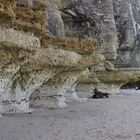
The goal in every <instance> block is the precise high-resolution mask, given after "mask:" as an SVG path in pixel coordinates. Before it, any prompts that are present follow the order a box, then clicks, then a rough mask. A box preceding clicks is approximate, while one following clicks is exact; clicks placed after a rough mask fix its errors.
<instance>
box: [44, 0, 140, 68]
mask: <svg viewBox="0 0 140 140" xmlns="http://www.w3.org/2000/svg"><path fill="white" fill-rule="evenodd" d="M46 2H47V3H48V4H49V5H51V6H50V9H51V10H49V16H48V17H50V20H48V23H49V24H48V27H49V29H50V34H51V35H53V36H69V37H78V38H85V39H87V40H96V43H97V47H98V50H100V52H101V53H103V54H104V55H105V57H106V58H107V59H114V58H116V57H117V60H115V61H113V63H114V64H115V66H116V67H126V66H127V67H132V66H135V67H137V66H139V65H140V61H139V48H140V43H139V40H140V33H139V28H140V18H139V11H140V2H139V0H130V1H128V0H86V1H85V0H52V1H49V0H46Z"/></svg>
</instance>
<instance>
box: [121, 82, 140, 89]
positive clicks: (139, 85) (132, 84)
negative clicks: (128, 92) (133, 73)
mask: <svg viewBox="0 0 140 140" xmlns="http://www.w3.org/2000/svg"><path fill="white" fill-rule="evenodd" d="M133 88H135V89H139V90H140V81H136V82H128V83H126V84H124V85H122V86H121V88H120V89H133Z"/></svg>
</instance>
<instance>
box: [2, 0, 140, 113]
mask: <svg viewBox="0 0 140 140" xmlns="http://www.w3.org/2000/svg"><path fill="white" fill-rule="evenodd" d="M120 2H121V1H120ZM135 2H136V1H131V2H130V3H129V4H131V5H132V4H134V3H135ZM118 3H119V1H116V3H115V1H112V0H105V1H103V0H99V1H95V0H86V1H85V0H45V1H44V0H31V1H29V0H23V1H21V0H17V1H15V0H5V1H3V0H0V17H1V18H0V114H1V113H13V112H30V111H31V109H30V105H34V106H42V105H43V106H51V107H56V106H60V107H64V106H66V105H67V102H70V101H83V99H81V98H79V97H78V96H77V92H78V91H80V93H81V91H82V92H83V93H86V91H87V89H88V91H89V90H92V89H93V88H94V87H95V86H97V87H101V86H102V87H105V88H106V87H107V88H110V89H118V87H119V86H121V85H122V84H125V82H126V83H127V82H129V81H130V80H133V81H136V80H139V79H140V77H139V73H134V72H121V71H116V70H114V65H113V64H112V63H111V62H109V61H107V60H106V58H107V59H115V58H116V50H117V47H118V40H117V32H118V31H117V29H118V28H119V27H120V25H117V22H118V21H119V20H118V19H116V18H115V20H114V15H115V10H117V9H113V6H114V5H115V4H118ZM46 4H47V5H48V8H47V6H46ZM46 8H47V9H46ZM132 9H133V10H132ZM130 10H132V11H133V13H135V14H133V16H134V15H136V13H137V12H138V9H134V8H132V7H131V8H130V6H129V10H128V11H130ZM124 13H125V12H124ZM116 14H118V13H116ZM124 15H126V14H123V13H122V15H121V14H120V16H121V17H123V16H124ZM128 15H129V14H128ZM130 15H131V16H132V13H130ZM46 17H47V18H46ZM134 18H135V20H136V19H137V20H136V21H137V22H138V21H139V19H138V17H137V16H136V17H134ZM133 21H134V20H133ZM133 25H134V24H133ZM79 27H81V28H79ZM116 27H117V29H116ZM127 27H128V26H127ZM129 27H130V26H129ZM129 27H128V28H127V29H128V30H127V31H128V32H125V35H126V36H127V38H125V39H126V40H125V42H123V43H122V44H121V46H120V45H119V49H120V48H124V46H127V45H126V44H129V46H131V45H132V44H133V43H132V42H134V40H133V38H132V40H130V39H131V37H134V36H133V33H134V34H135V36H136V34H137V33H136V31H132V29H129ZM131 27H132V26H131ZM135 27H136V26H135ZM120 33H121V32H120ZM130 33H131V34H130ZM65 36H66V37H65ZM119 40H121V38H119ZM95 41H96V42H95ZM137 44H139V42H137ZM130 48H131V49H133V47H130ZM128 51H129V50H128ZM101 52H102V54H101ZM125 52H126V51H125ZM103 54H104V55H105V56H104V55H103ZM128 54H129V52H128ZM131 55H133V54H131ZM123 56H124V59H125V58H126V56H128V55H127V54H126V55H123ZM133 56H134V55H133ZM119 57H120V58H121V55H119ZM138 58H139V57H138V55H137V60H138ZM114 77H115V78H114ZM89 93H90V92H89ZM86 97H87V96H86ZM39 99H41V100H42V101H41V103H39V102H37V101H38V100H39ZM84 101H85V99H84ZM30 102H31V103H30Z"/></svg>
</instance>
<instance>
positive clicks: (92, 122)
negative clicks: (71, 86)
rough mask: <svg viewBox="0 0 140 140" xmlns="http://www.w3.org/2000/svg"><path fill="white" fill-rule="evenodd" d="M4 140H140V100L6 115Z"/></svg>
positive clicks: (0, 126) (0, 133)
mask: <svg viewBox="0 0 140 140" xmlns="http://www.w3.org/2000/svg"><path fill="white" fill-rule="evenodd" d="M0 140H140V96H113V97H111V98H109V99H96V100H95V99H93V100H92V99H90V100H88V101H87V102H84V103H73V104H71V105H70V106H69V107H66V108H63V109H55V110H50V109H40V110H34V112H33V113H32V114H5V115H4V117H2V118H0Z"/></svg>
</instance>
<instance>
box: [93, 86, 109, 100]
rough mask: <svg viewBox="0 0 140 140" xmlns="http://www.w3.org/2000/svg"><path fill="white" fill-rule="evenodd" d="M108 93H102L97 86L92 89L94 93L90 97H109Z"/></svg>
mask: <svg viewBox="0 0 140 140" xmlns="http://www.w3.org/2000/svg"><path fill="white" fill-rule="evenodd" d="M109 95H110V94H109V93H104V92H101V91H98V89H97V88H95V89H94V94H93V96H92V97H91V98H109Z"/></svg>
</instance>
